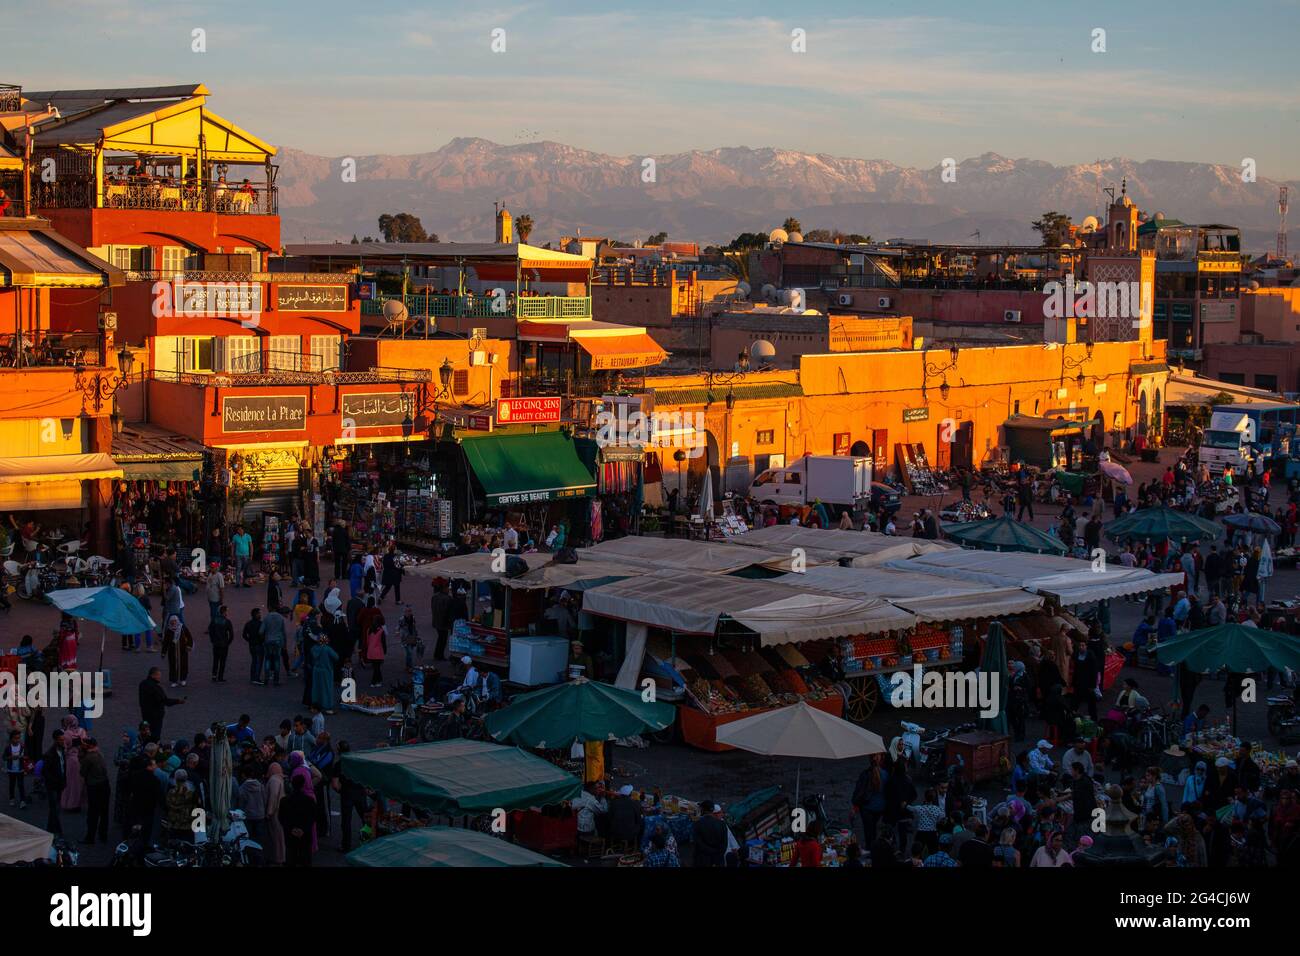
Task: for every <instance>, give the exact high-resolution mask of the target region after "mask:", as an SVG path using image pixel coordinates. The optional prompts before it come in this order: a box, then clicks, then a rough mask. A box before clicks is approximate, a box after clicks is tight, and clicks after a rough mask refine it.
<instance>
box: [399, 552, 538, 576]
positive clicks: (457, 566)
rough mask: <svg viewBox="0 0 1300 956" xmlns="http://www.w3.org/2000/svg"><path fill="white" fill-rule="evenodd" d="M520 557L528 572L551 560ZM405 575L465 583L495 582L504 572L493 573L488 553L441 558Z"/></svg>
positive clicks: (416, 566) (418, 565) (531, 556)
mask: <svg viewBox="0 0 1300 956" xmlns="http://www.w3.org/2000/svg"><path fill="white" fill-rule="evenodd" d="M520 557H521V558H523V559H524V561H525V562H526V563H527V564H528V567H529V570H530V571H531V570H532V569H533V568H535V567H539V566H541V565H542V564H544V563H545V562H547V561H550V560H551V556H550V555H549V554H539V555H536V556H534V555H531V554H523V555H520ZM537 559H540V560H537ZM406 573H407V574H412V575H415V576H416V577H421V578H447V579H448V580H452V579H454V578H461V579H464V580H466V581H495V580H497V579H498V578H501V577H504V576H505V571H494V570H493V569H492V554H491V552H489V551H475V552H473V553H472V554H454V555H452V556H451V557H449V558H443V559H442V560H441V561H430V562H428V563H427V564H417V565H415V566H414V567H410V568H407V569H406Z"/></svg>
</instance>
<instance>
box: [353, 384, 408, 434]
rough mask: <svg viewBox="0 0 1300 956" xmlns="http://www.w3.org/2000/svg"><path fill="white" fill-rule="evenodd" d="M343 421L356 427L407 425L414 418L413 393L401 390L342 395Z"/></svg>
mask: <svg viewBox="0 0 1300 956" xmlns="http://www.w3.org/2000/svg"><path fill="white" fill-rule="evenodd" d="M342 416H343V422H344V424H345V425H346V424H347V422H348V421H351V422H352V424H353V425H354V426H355V427H356V428H378V427H380V426H383V425H409V424H412V423H413V422H414V420H415V395H414V394H413V393H409V392H408V393H402V392H375V393H373V394H354V395H344V396H343V401H342Z"/></svg>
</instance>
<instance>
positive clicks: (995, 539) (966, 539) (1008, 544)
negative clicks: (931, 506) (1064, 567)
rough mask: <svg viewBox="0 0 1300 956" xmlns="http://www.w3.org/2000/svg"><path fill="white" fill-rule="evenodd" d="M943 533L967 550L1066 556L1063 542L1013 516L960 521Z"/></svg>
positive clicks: (944, 527) (945, 528)
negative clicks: (989, 519) (988, 519)
mask: <svg viewBox="0 0 1300 956" xmlns="http://www.w3.org/2000/svg"><path fill="white" fill-rule="evenodd" d="M943 533H944V534H945V535H947V537H948V538H949V539H950V540H952V541H956V542H957V543H958V544H960V545H961V546H962V547H963V548H976V549H978V550H980V551H1026V552H1029V553H1030V554H1065V552H1066V551H1067V550H1068V549H1067V548H1066V546H1065V543H1064V542H1062V541H1061V539H1060V538H1055V537H1053V536H1052V535H1050V534H1048V533H1047V532H1046V531H1039V530H1038V529H1037V528H1035V527H1034V526H1033V525H1030V524H1025V523H1024V522H1023V521H1017V520H1016V519H1015V518H1013V517H1011V516H1010V515H1003V516H1002V517H1001V518H994V519H993V520H992V521H956V522H953V523H951V524H946V525H944V526H943Z"/></svg>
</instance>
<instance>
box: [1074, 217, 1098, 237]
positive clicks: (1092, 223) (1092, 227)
mask: <svg viewBox="0 0 1300 956" xmlns="http://www.w3.org/2000/svg"><path fill="white" fill-rule="evenodd" d="M1099 228H1101V223H1099V222H1098V221H1097V217H1096V216H1084V217H1083V222H1081V223H1079V231H1080V232H1083V233H1089V232H1096V231H1097V230H1098V229H1099Z"/></svg>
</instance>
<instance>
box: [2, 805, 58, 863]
mask: <svg viewBox="0 0 1300 956" xmlns="http://www.w3.org/2000/svg"><path fill="white" fill-rule="evenodd" d="M53 842H54V834H52V833H49V832H47V831H45V830H42V829H41V828H40V827H34V826H32V825H31V824H30V823H24V822H23V821H22V820H19V819H17V818H16V817H11V816H7V815H5V814H3V813H0V863H6V864H8V863H32V862H35V861H37V860H42V861H43V860H46V859H48V858H49V855H50V846H51V844H53Z"/></svg>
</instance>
